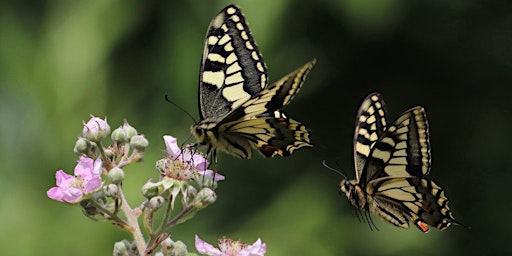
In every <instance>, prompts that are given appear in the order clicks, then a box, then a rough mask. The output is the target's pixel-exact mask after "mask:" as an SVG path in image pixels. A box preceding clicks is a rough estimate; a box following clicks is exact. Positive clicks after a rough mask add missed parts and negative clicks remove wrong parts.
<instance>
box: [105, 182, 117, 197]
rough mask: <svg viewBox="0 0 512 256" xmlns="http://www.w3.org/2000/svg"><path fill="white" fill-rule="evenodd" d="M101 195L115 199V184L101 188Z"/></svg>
mask: <svg viewBox="0 0 512 256" xmlns="http://www.w3.org/2000/svg"><path fill="white" fill-rule="evenodd" d="M103 193H104V194H105V196H107V197H117V193H118V188H117V185H115V184H108V185H106V186H104V187H103Z"/></svg>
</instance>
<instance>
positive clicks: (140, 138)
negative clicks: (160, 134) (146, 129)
mask: <svg viewBox="0 0 512 256" xmlns="http://www.w3.org/2000/svg"><path fill="white" fill-rule="evenodd" d="M148 145H149V141H148V140H147V139H146V138H145V137H144V135H142V134H141V135H135V136H133V137H132V138H131V139H130V146H132V147H133V148H135V149H137V150H138V151H142V152H143V151H144V150H146V148H147V147H148Z"/></svg>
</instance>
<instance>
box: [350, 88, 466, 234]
mask: <svg viewBox="0 0 512 256" xmlns="http://www.w3.org/2000/svg"><path fill="white" fill-rule="evenodd" d="M384 107H385V106H384V101H383V100H382V98H381V96H380V95H379V94H378V93H373V94H370V95H369V96H368V97H366V99H365V100H364V101H363V103H362V104H361V107H360V108H359V112H358V114H357V119H356V129H355V135H354V161H355V173H356V179H355V180H347V179H344V180H342V181H341V183H340V187H341V191H342V192H344V193H345V194H346V196H347V197H348V199H349V201H350V202H351V203H352V204H353V205H354V206H356V207H357V208H358V209H362V210H364V211H365V214H366V218H367V220H368V221H369V222H370V227H371V225H372V224H373V223H371V219H370V215H369V212H373V213H375V214H377V215H378V216H380V217H382V218H383V219H384V220H386V221H388V222H390V223H392V224H394V225H395V226H398V227H402V228H408V227H409V221H411V222H412V223H414V225H416V226H417V227H418V228H419V229H420V230H421V231H423V232H427V231H428V230H429V228H428V225H431V226H434V227H436V228H439V229H441V230H444V229H446V228H448V227H449V226H450V225H451V224H458V225H462V224H461V223H460V222H459V221H457V220H455V219H454V218H453V216H452V212H451V211H450V208H449V207H448V198H447V197H446V195H445V193H444V191H443V190H442V189H441V187H439V186H438V185H437V184H436V183H434V182H433V181H431V180H429V179H428V178H427V177H426V176H425V175H427V174H428V173H429V171H430V162H431V155H430V142H429V130H428V123H427V116H426V114H425V109H424V108H423V107H420V106H416V107H413V108H411V109H409V110H407V111H406V112H404V113H403V114H402V115H401V116H400V117H398V119H396V120H395V121H394V122H393V123H392V124H390V125H388V124H387V120H386V110H385V108H384Z"/></svg>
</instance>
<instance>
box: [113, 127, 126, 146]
mask: <svg viewBox="0 0 512 256" xmlns="http://www.w3.org/2000/svg"><path fill="white" fill-rule="evenodd" d="M110 138H111V139H112V140H113V141H117V142H121V143H124V142H128V135H127V134H126V132H125V131H124V130H123V128H121V127H119V128H117V129H115V130H114V131H113V132H112V134H111V135H110Z"/></svg>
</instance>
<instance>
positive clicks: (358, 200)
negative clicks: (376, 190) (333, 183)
mask: <svg viewBox="0 0 512 256" xmlns="http://www.w3.org/2000/svg"><path fill="white" fill-rule="evenodd" d="M340 192H342V193H345V195H346V196H347V198H348V200H349V201H350V202H351V203H352V204H353V205H354V206H356V207H359V208H363V207H364V206H365V205H366V196H365V193H364V192H363V189H362V188H361V186H359V184H358V183H357V181H356V180H348V179H343V180H341V182H340Z"/></svg>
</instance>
